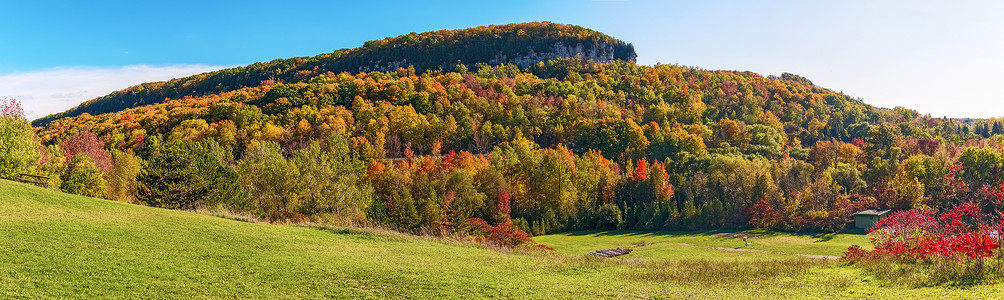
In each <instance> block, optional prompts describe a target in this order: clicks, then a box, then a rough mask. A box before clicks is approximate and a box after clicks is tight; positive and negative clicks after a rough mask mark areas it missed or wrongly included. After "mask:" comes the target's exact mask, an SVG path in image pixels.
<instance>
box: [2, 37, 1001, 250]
mask: <svg viewBox="0 0 1004 300" xmlns="http://www.w3.org/2000/svg"><path fill="white" fill-rule="evenodd" d="M513 32H516V34H515V35H512V33H513ZM487 34H495V35H494V36H492V37H491V40H506V39H512V38H523V37H524V36H526V38H525V39H526V40H525V41H524V43H522V44H513V45H514V47H515V48H514V49H523V48H524V47H529V48H533V49H536V48H534V47H537V46H538V45H539V46H541V47H545V46H547V45H553V44H554V43H555V40H556V39H558V40H560V42H562V43H566V42H567V43H574V42H576V41H585V40H588V41H591V43H596V44H594V45H600V43H603V44H605V45H612V46H611V47H613V48H611V49H613V50H612V53H614V56H613V58H615V59H613V60H609V61H595V60H592V59H590V58H589V57H587V56H588V55H584V54H583V55H570V56H568V57H563V58H548V59H546V60H542V61H540V62H536V63H531V64H523V65H520V64H515V63H497V64H490V63H475V64H470V65H468V64H463V63H461V64H449V63H450V62H452V61H455V60H464V61H467V60H466V59H473V60H478V59H484V58H485V57H487V56H486V55H490V56H492V57H494V56H495V54H493V53H498V51H497V49H488V48H477V47H474V46H471V47H465V48H463V49H465V50H464V51H469V52H465V53H450V54H449V55H445V56H443V55H437V54H435V53H439V52H435V51H440V50H435V51H433V50H429V49H448V48H449V47H447V48H439V47H440V46H438V45H441V44H442V43H446V42H443V41H449V42H448V43H451V44H450V45H452V44H463V45H476V44H481V43H483V40H482V39H484V38H485V36H486V35H487ZM444 37H445V38H444ZM538 37H539V38H538ZM561 39H573V40H567V41H566V40H561ZM596 47H600V46H596ZM430 51H431V52H430ZM444 51H445V50H444ZM513 51H516V50H513ZM535 51H536V50H535ZM541 51H543V50H541ZM350 53H355V54H352V55H358V56H353V57H356V58H352V59H349V58H348V57H349V54H350ZM358 53H376V54H372V55H374V56H366V55H363V54H358ZM421 53H427V54H426V55H427V56H422V55H421ZM623 53H630V55H627V56H620V55H623ZM633 53H634V52H633V49H630V45H627V44H625V43H623V42H620V41H616V40H613V39H611V38H609V37H607V36H605V35H602V34H599V33H596V32H595V31H591V30H588V29H584V28H581V27H575V26H564V25H555V24H550V23H534V24H516V25H504V26H490V27H480V28H475V29H469V30H459V31H439V32H432V33H423V34H411V35H406V36H401V37H397V38H390V39H384V40H380V41H375V42H369V43H367V44H366V46H364V47H362V48H357V49H353V50H340V52H336V53H334V54H326V55H321V56H317V57H314V58H309V59H292V60H277V61H273V62H270V63H266V64H254V65H250V66H247V67H242V68H237V69H230V70H223V71H218V72H213V73H207V74H202V75H196V76H193V77H189V78H187V79H181V80H176V81H171V82H167V83H155V84H144V85H141V86H137V87H133V88H130V89H127V90H125V91H121V92H117V93H113V94H112V95H109V96H106V97H103V98H99V99H96V100H92V101H91V102H88V103H90V104H92V105H98V106H100V107H102V108H101V109H99V110H98V111H102V112H106V113H103V114H99V115H91V114H89V113H80V112H82V110H81V108H80V107H78V108H77V109H74V110H71V111H69V112H67V113H64V114H63V115H57V116H50V117H47V118H44V119H40V120H36V122H35V124H44V125H45V126H44V127H40V128H37V129H32V127H30V126H29V125H28V124H27V122H26V121H25V120H23V116H20V115H19V113H18V112H17V111H18V110H17V109H13V108H12V109H5V110H4V117H3V118H4V119H3V120H4V121H3V122H5V123H2V124H3V125H2V126H3V127H4V128H0V130H6V131H11V132H19V134H11V135H6V134H5V135H4V139H7V140H4V141H0V147H14V148H17V149H22V150H19V152H18V151H11V152H10V153H16V154H13V155H11V157H5V158H3V159H4V161H0V168H2V169H0V175H2V176H4V177H11V176H12V174H15V173H17V172H29V173H36V174H46V175H48V176H50V177H51V178H52V181H53V182H52V184H51V186H52V187H53V188H59V189H62V190H64V191H67V192H72V193H78V194H85V195H91V196H97V197H104V198H108V199H113V200H119V201H125V202H133V203H145V204H148V205H154V206H161V207H169V208H179V209H193V208H205V209H210V210H227V211H232V212H238V213H241V214H247V215H251V216H255V217H258V218H262V219H266V220H271V221H278V222H286V221H290V222H297V221H312V222H319V223H329V224H376V225H381V226H387V227H391V228H395V229H398V230H402V231H421V230H426V229H435V230H445V231H447V232H449V231H466V232H472V233H475V234H482V235H486V236H490V237H492V238H493V239H494V240H497V241H500V242H504V243H509V244H517V243H520V242H523V241H525V240H526V238H527V237H528V235H527V234H526V233H529V234H532V235H539V234H544V233H548V232H554V231H559V230H568V229H613V228H625V229H641V230H664V229H673V230H677V229H679V230H683V229H688V230H689V229H706V228H722V227H727V228H765V229H778V230H790V231H802V230H813V231H816V230H822V231H841V230H843V229H844V228H845V226H846V225H847V224H848V222H849V221H850V220H851V216H852V214H853V213H854V212H856V211H859V210H863V209H872V208H891V209H896V210H902V209H910V208H935V209H940V208H947V207H950V206H951V205H954V204H957V203H962V202H969V201H973V200H975V201H978V202H979V203H982V204H983V205H985V207H986V208H987V209H997V208H998V207H999V206H1000V198H999V197H992V196H989V195H994V194H1000V193H997V192H999V191H1000V189H1001V187H1002V181H1004V173H1002V172H1000V168H1001V167H1002V166H1004V155H1002V150H1004V135H1002V134H1004V127H1002V124H1001V122H1000V121H999V120H996V119H981V120H958V119H945V118H932V117H930V116H924V115H919V114H918V113H916V112H915V111H912V110H908V109H904V108H895V109H884V108H876V107H873V106H871V105H868V104H865V103H864V102H863V101H861V100H860V99H855V98H852V97H850V96H847V95H844V94H842V93H838V92H834V91H831V90H829V89H825V88H822V87H818V86H816V85H814V84H813V83H812V82H811V81H809V80H808V79H806V78H803V77H800V76H798V75H794V74H789V73H785V74H781V75H780V76H766V77H765V76H761V75H759V74H756V73H752V72H737V71H709V70H703V69H700V68H694V67H685V66H677V65H663V64H659V65H655V66H639V65H636V64H635V63H634V62H633V61H632V60H633V58H634V55H633ZM580 54H581V53H580ZM361 57H365V58H361ZM375 57H379V59H376V58H375ZM444 57H445V58H444ZM455 58H457V59H455ZM460 58H462V59H460ZM300 60H303V62H297V61H300ZM375 60H381V61H388V60H395V61H398V60H400V61H407V64H408V66H400V67H399V68H395V69H393V70H383V71H381V70H373V69H372V68H370V70H369V71H364V72H359V70H360V69H359V67H370V66H371V63H372V62H373V61H375ZM489 61H490V59H489ZM294 62H296V63H294ZM317 66H323V67H317ZM304 68H306V69H304ZM304 70H306V71H307V72H304ZM343 71H344V72H343ZM273 79H274V80H273ZM150 95H156V96H157V97H160V98H161V99H160V100H163V98H169V99H168V100H166V101H151V100H152V99H151V98H148V97H151V96H150ZM165 95H166V97H165ZM182 95H185V96H182ZM189 95H191V96H189ZM144 101H149V102H144ZM11 103H13V102H11ZM102 103H115V105H112V104H108V105H109V106H103V105H105V104H102ZM119 104H121V105H119ZM142 104H145V105H142ZM15 105H16V103H14V104H8V105H7V106H10V107H14V106H15ZM86 106H87V104H85V105H82V106H81V107H86ZM98 106H95V107H98ZM133 106H135V107H133ZM123 108H124V109H123ZM8 124H10V125H8ZM8 136H10V137H9V138H8ZM3 149H7V148H3ZM11 149H13V148H11ZM81 154H84V155H81ZM988 211H992V210H988Z"/></svg>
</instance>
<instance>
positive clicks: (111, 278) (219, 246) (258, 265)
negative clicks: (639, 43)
mask: <svg viewBox="0 0 1004 300" xmlns="http://www.w3.org/2000/svg"><path fill="white" fill-rule="evenodd" d="M591 235H593V236H592V237H591ZM707 236H708V234H706V233H695V234H674V233H656V234H631V233H623V234H622V233H616V232H615V233H599V234H597V233H579V234H564V235H550V236H542V237H538V238H537V239H538V240H539V241H541V242H544V243H545V244H550V245H552V246H554V247H555V248H556V249H557V250H556V251H555V252H556V253H551V254H540V253H524V252H517V253H507V252H499V251H495V250H490V249H484V248H481V247H476V246H471V245H465V244H460V243H448V242H443V241H438V240H434V239H429V238H418V237H409V236H402V235H396V234H380V233H370V232H365V231H358V230H332V229H318V228H310V227H300V226H279V225H265V224H256V223H246V222H241V221H235V220H230V219H224V218H219V217H213V216H208V215H201V214H195V213H190V212H183V211H171V210H164V209H157V208H150V207H144V206H137V205H130V204H123V203H117V202H112V201H105V200H98V199H93V198H87V197H79V196H71V195H67V194H63V193H58V192H53V191H49V190H44V189H40V188H36V187H33V186H28V185H24V184H20V183H12V182H9V181H2V180H0V298H3V299H6V298H184V299H188V298H269V299H272V298H380V299H383V298H461V299H469V298H484V297H491V298H685V297H696V298H723V299H735V298H744V299H748V298H753V299H760V298H836V297H882V298H886V297H892V296H896V297H900V298H925V297H927V298H943V297H949V298H967V297H968V298H981V297H982V298H986V297H997V296H1000V295H1004V291H1002V290H1001V289H1000V288H997V287H992V286H981V287H976V288H970V289H948V288H923V289H905V288H902V287H898V286H890V285H888V284H885V283H881V282H878V281H876V280H874V279H873V278H871V277H870V276H868V275H866V274H864V273H862V272H861V271H859V270H858V269H856V268H852V267H847V266H841V265H839V264H836V263H832V262H826V261H823V260H812V259H804V258H799V259H792V258H791V257H790V256H791V255H789V254H779V253H769V254H768V253H759V252H755V253H753V254H752V255H749V254H748V253H738V252H735V251H732V252H728V251H721V250H715V249H711V248H709V247H711V246H712V245H717V243H727V242H726V241H722V242H717V240H711V239H710V238H709V240H707V241H705V240H704V238H707ZM791 238H796V239H798V242H786V241H787V240H788V239H791ZM862 238H863V237H854V236H849V237H845V236H837V237H834V238H833V239H831V240H829V241H824V242H816V240H817V239H819V238H815V237H812V236H790V235H781V234H778V235H767V236H764V237H763V238H762V240H761V241H760V242H757V241H755V242H754V246H753V247H764V248H763V249H761V250H772V251H773V250H775V249H777V250H779V251H780V250H781V249H788V248H786V247H788V245H796V244H797V245H798V248H792V249H798V251H790V252H791V253H821V254H827V255H828V254H833V253H838V252H839V251H837V249H838V248H840V247H842V244H847V243H854V242H858V241H861V240H862ZM634 239H640V240H639V241H641V240H644V241H645V242H646V243H650V241H651V243H656V242H662V241H665V242H672V243H687V244H694V245H695V246H687V247H688V248H685V249H686V250H678V249H677V247H673V244H670V243H662V244H658V243H656V244H654V245H650V246H646V247H651V248H648V249H643V248H646V247H641V248H639V249H640V250H638V251H637V252H638V253H637V254H632V255H633V257H632V258H624V259H595V258H588V257H585V256H584V255H583V253H586V252H589V251H593V250H597V249H602V248H604V247H607V246H608V245H609V246H625V245H624V243H628V245H630V243H633V241H634ZM732 242H735V241H728V243H732ZM761 243H762V245H759V244H761ZM727 246H732V247H735V246H736V245H734V244H730V245H727ZM649 249H651V250H649ZM674 249H677V250H674ZM672 251H678V252H672ZM813 251H815V252H813ZM787 252H788V251H786V253H787ZM751 256H755V257H756V258H758V259H755V260H751ZM779 258H783V259H779Z"/></svg>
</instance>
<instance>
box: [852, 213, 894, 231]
mask: <svg viewBox="0 0 1004 300" xmlns="http://www.w3.org/2000/svg"><path fill="white" fill-rule="evenodd" d="M890 211H892V210H890V209H882V210H878V209H869V210H862V211H859V212H856V213H854V227H855V228H861V229H864V228H869V227H872V226H873V225H875V223H877V222H878V221H879V220H882V219H885V218H886V217H888V216H889V212H890Z"/></svg>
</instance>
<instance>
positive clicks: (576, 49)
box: [489, 42, 637, 68]
mask: <svg viewBox="0 0 1004 300" xmlns="http://www.w3.org/2000/svg"><path fill="white" fill-rule="evenodd" d="M571 57H578V58H582V59H587V60H592V61H595V62H599V63H607V62H612V61H614V60H616V59H615V58H614V57H615V56H614V46H613V45H610V44H608V43H598V44H597V45H595V46H593V45H590V46H589V47H586V46H585V45H583V44H581V43H579V44H576V45H565V44H562V43H560V42H558V43H554V47H553V48H551V51H548V52H542V53H537V52H534V51H533V49H529V50H528V51H527V52H526V53H524V54H523V55H519V56H513V57H509V56H506V55H505V54H503V53H501V52H499V54H498V55H497V56H496V57H495V59H493V60H491V61H490V62H489V63H490V64H503V63H509V64H515V65H518V66H520V67H524V68H525V67H527V66H530V65H533V64H536V63H538V62H542V61H548V60H554V59H560V58H571ZM635 58H637V55H636V54H634V53H630V60H631V61H634V60H635Z"/></svg>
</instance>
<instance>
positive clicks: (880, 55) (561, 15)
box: [0, 0, 1004, 118]
mask: <svg viewBox="0 0 1004 300" xmlns="http://www.w3.org/2000/svg"><path fill="white" fill-rule="evenodd" d="M5 2H6V3H3V4H2V5H0V7H2V10H3V11H4V13H3V17H2V18H0V97H15V98H17V99H19V100H21V101H22V102H23V103H24V105H25V107H26V109H27V110H28V114H29V118H37V117H41V116H43V115H45V114H49V113H53V112H58V111H62V110H65V109H66V108H69V107H72V106H74V105H76V104H78V103H80V102H83V101H86V100H89V99H91V98H94V97H98V96H101V95H104V94H107V93H108V92H110V91H113V90H118V89H122V88H125V87H128V86H130V85H134V84H137V83H140V82H145V81H159V80H167V79H171V78H175V77H182V76H185V75H191V74H195V73H199V72H204V71H208V70H213V69H218V68H221V67H226V66H236V65H244V64H250V63H254V62H259V61H268V60H272V59H275V58H287V57H293V56H312V55H317V54H320V53H326V52H331V51H334V50H337V49H340V48H346V47H357V46H360V45H362V43H363V42H365V41H367V40H373V39H379V38H383V37H387V36H396V35H400V34H405V33H409V32H422V31H429V30H438V29H456V28H467V27H474V26H480V25H487V24H504V23H514V22H526V21H553V22H559V23H571V24H576V25H581V26H585V27H589V28H593V29H596V30H599V31H602V32H604V33H607V34H609V35H612V36H614V37H616V38H619V39H622V40H625V41H627V42H630V43H633V44H634V45H635V48H636V50H637V52H638V55H639V57H638V60H639V63H640V64H645V65H652V64H655V63H657V62H661V63H669V64H680V65H687V66H697V67H701V68H705V69H729V70H750V71H754V72H757V73H761V74H764V75H770V74H780V73H781V72H792V73H796V74H800V75H803V76H805V77H807V78H809V79H810V80H813V82H815V83H816V84H818V85H821V86H823V87H827V88H830V89H834V90H837V91H843V92H845V93H847V94H849V95H851V96H854V97H861V98H864V99H865V101H866V102H868V103H872V104H874V105H877V106H883V107H893V106H905V107H908V108H913V109H917V110H918V111H920V112H921V113H929V114H932V115H935V116H943V115H947V116H970V117H990V116H1004V97H1002V96H1001V95H1002V93H999V92H997V90H998V89H999V88H998V87H999V86H1000V85H1001V83H1002V82H1004V75H1001V74H1000V73H1001V72H1000V71H999V70H1001V69H1004V39H1002V38H1001V36H1004V18H1002V17H1000V16H1004V2H1000V1H986V2H966V1H952V2H944V3H940V2H933V1H930V2H929V1H636V0H625V1H588V0H583V1H505V2H502V1H492V2H488V1H433V2H427V3H417V1H288V2H280V1H164V2H148V1H65V2H64V1H5Z"/></svg>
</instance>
